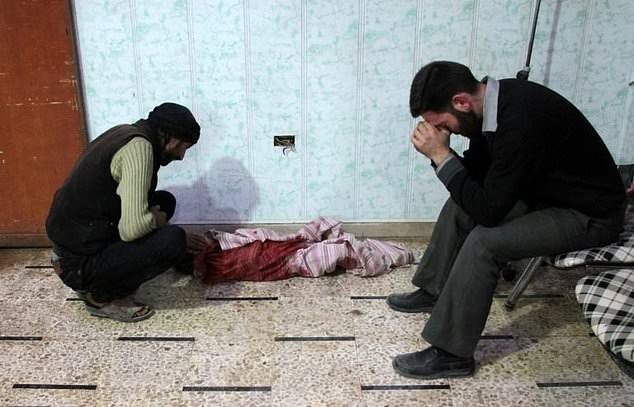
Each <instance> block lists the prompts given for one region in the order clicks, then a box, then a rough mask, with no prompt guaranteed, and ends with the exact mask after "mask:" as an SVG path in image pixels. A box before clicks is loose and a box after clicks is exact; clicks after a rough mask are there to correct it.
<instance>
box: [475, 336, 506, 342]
mask: <svg viewBox="0 0 634 407" xmlns="http://www.w3.org/2000/svg"><path fill="white" fill-rule="evenodd" d="M480 339H484V340H493V341H496V340H506V339H514V336H513V335H482V336H481V337H480Z"/></svg>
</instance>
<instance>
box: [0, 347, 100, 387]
mask: <svg viewBox="0 0 634 407" xmlns="http://www.w3.org/2000/svg"><path fill="white" fill-rule="evenodd" d="M3 342H4V341H3ZM106 343H108V342H104V341H86V340H72V339H69V340H50V339H44V340H41V341H34V342H29V343H23V344H18V343H11V344H5V343H0V345H3V346H2V348H4V349H3V350H5V351H6V352H3V356H2V360H3V362H4V363H3V365H2V366H3V367H2V370H3V376H4V377H5V378H6V379H8V380H10V381H12V382H13V384H36V385H72V386H75V385H80V386H84V385H96V384H97V383H98V382H99V380H100V377H101V376H102V374H103V373H104V369H105V366H104V362H103V361H104V360H107V359H108V354H107V352H106V347H105V344H106Z"/></svg>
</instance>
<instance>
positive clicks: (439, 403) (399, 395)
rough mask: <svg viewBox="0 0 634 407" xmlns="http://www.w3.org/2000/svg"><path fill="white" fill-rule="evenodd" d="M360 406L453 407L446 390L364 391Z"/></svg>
mask: <svg viewBox="0 0 634 407" xmlns="http://www.w3.org/2000/svg"><path fill="white" fill-rule="evenodd" d="M361 403H362V404H361V405H363V406H367V407H385V406H394V407H420V406H426V407H454V406H455V404H454V398H453V396H452V391H451V390H448V389H426V390H412V389H403V390H365V391H363V394H362V396H361Z"/></svg>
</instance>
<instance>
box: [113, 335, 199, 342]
mask: <svg viewBox="0 0 634 407" xmlns="http://www.w3.org/2000/svg"><path fill="white" fill-rule="evenodd" d="M117 340H119V341H130V342H194V341H195V340H196V338H194V337H191V336H120V337H119V338H117Z"/></svg>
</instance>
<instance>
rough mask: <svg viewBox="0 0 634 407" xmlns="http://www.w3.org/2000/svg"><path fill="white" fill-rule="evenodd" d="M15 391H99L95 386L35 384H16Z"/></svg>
mask: <svg viewBox="0 0 634 407" xmlns="http://www.w3.org/2000/svg"><path fill="white" fill-rule="evenodd" d="M13 388H14V389H45V390H97V385H95V384H35V383H16V384H14V385H13Z"/></svg>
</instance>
